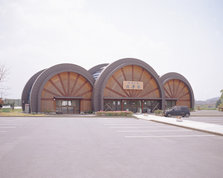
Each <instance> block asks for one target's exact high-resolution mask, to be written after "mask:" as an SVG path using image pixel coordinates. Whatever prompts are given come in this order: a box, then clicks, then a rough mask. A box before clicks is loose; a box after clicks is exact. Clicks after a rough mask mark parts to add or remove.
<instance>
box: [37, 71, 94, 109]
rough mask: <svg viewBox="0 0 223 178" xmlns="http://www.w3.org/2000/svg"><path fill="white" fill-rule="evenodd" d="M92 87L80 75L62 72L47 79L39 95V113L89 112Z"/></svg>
mask: <svg viewBox="0 0 223 178" xmlns="http://www.w3.org/2000/svg"><path fill="white" fill-rule="evenodd" d="M91 97H92V86H91V84H90V83H89V82H88V80H87V79H85V78H84V77H83V76H81V75H80V74H77V73H74V72H63V73H59V74H57V75H55V76H53V77H52V78H51V79H49V80H48V81H47V82H46V84H45V85H44V87H43V90H42V93H41V112H57V113H59V112H62V113H80V112H87V111H91V110H92V109H91Z"/></svg>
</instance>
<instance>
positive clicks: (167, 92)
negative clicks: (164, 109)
mask: <svg viewBox="0 0 223 178" xmlns="http://www.w3.org/2000/svg"><path fill="white" fill-rule="evenodd" d="M163 88H164V91H165V92H166V93H165V94H167V95H168V96H169V98H172V97H171V95H170V93H169V91H168V90H167V89H166V87H165V86H164V87H163ZM167 95H166V97H167Z"/></svg>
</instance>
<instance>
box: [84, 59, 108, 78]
mask: <svg viewBox="0 0 223 178" xmlns="http://www.w3.org/2000/svg"><path fill="white" fill-rule="evenodd" d="M108 65H109V64H108V63H104V64H99V65H96V66H94V67H92V68H91V69H89V70H88V72H90V74H91V75H92V76H93V77H94V79H95V80H97V78H98V77H99V75H100V74H101V72H102V71H103V69H104V68H105V67H106V66H108Z"/></svg>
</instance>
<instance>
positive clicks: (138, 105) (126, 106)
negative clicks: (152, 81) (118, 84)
mask: <svg viewBox="0 0 223 178" xmlns="http://www.w3.org/2000/svg"><path fill="white" fill-rule="evenodd" d="M122 102H123V110H124V111H132V112H134V113H137V112H139V113H141V112H142V102H141V100H123V101H122Z"/></svg>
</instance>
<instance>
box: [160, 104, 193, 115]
mask: <svg viewBox="0 0 223 178" xmlns="http://www.w3.org/2000/svg"><path fill="white" fill-rule="evenodd" d="M164 116H165V117H171V116H182V117H189V116H190V109H189V108H188V107H187V106H174V107H172V108H171V109H168V110H166V111H165V113H164Z"/></svg>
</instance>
